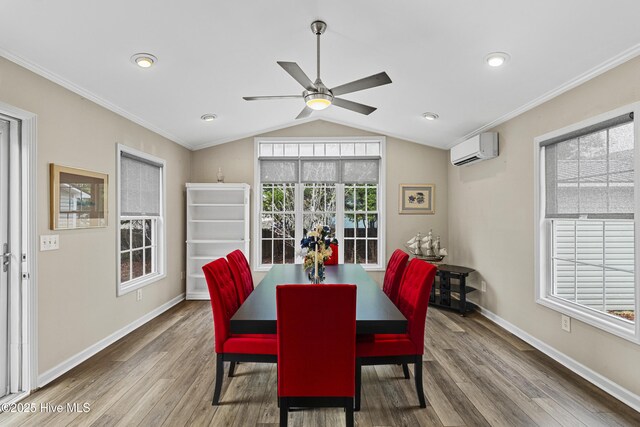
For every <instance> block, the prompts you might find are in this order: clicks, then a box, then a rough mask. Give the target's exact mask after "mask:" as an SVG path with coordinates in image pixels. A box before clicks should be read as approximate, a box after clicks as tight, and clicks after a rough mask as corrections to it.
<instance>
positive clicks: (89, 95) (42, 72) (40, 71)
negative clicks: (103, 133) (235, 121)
mask: <svg viewBox="0 0 640 427" xmlns="http://www.w3.org/2000/svg"><path fill="white" fill-rule="evenodd" d="M0 56H2V57H4V58H6V59H7V60H9V61H11V62H13V63H15V64H17V65H19V66H21V67H23V68H26V69H27V70H29V71H31V72H33V73H35V74H37V75H39V76H41V77H44V78H45V79H47V80H50V81H52V82H54V83H56V84H58V85H60V86H62V87H63V88H65V89H68V90H70V91H71V92H74V93H77V94H78V95H80V96H82V97H83V98H86V99H88V100H90V101H92V102H94V103H96V104H98V105H100V106H101V107H104V108H106V109H107V110H109V111H111V112H113V113H116V114H118V115H119V116H122V117H124V118H125V119H128V120H131V121H132V122H134V123H136V124H138V125H140V126H142V127H143V128H146V129H148V130H150V131H152V132H154V133H157V134H158V135H160V136H163V137H165V138H167V139H168V140H170V141H172V142H175V143H176V144H179V145H182V146H183V147H185V148H187V149H189V150H193V147H192V146H191V145H189V144H187V143H186V142H185V141H183V140H181V139H180V138H178V137H177V136H175V135H172V134H171V133H169V132H167V131H165V130H163V129H160V128H159V127H157V126H155V125H153V124H151V123H149V122H148V121H146V120H144V119H142V118H140V117H138V116H136V115H135V114H133V113H130V112H129V111H127V110H125V109H123V108H120V107H118V106H117V105H115V104H113V103H111V102H109V101H107V100H106V99H104V98H101V97H100V96H98V95H96V94H95V93H93V92H91V91H89V90H87V89H84V88H83V87H81V86H78V85H76V84H74V83H72V82H70V81H69V80H67V79H65V78H63V77H60V76H59V75H57V74H55V73H53V72H51V71H49V70H47V69H45V68H42V67H41V66H39V65H37V64H34V63H33V62H31V61H29V60H27V59H25V58H22V57H21V56H18V55H15V54H13V53H12V52H10V51H8V50H6V49H4V48H1V47H0Z"/></svg>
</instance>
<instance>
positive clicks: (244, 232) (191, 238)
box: [187, 183, 249, 299]
mask: <svg viewBox="0 0 640 427" xmlns="http://www.w3.org/2000/svg"><path fill="white" fill-rule="evenodd" d="M236 249H240V250H241V251H242V252H244V255H245V256H246V257H247V259H249V185H248V184H218V183H187V299H209V291H208V289H207V282H206V280H205V278H204V273H203V272H202V266H203V265H205V264H207V263H209V262H211V261H213V260H215V259H218V258H222V257H224V256H226V255H227V254H228V253H229V252H231V251H234V250H236Z"/></svg>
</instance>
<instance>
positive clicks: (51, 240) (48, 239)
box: [40, 234, 60, 251]
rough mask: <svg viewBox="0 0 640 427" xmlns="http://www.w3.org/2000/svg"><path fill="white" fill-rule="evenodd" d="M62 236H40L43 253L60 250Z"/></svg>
mask: <svg viewBox="0 0 640 427" xmlns="http://www.w3.org/2000/svg"><path fill="white" fill-rule="evenodd" d="M59 238H60V236H59V235H58V234H43V235H41V236H40V250H41V251H55V250H57V249H60V243H59Z"/></svg>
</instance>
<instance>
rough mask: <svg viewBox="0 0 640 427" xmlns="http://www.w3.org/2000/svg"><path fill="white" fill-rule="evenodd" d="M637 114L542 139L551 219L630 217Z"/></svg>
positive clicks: (632, 209) (548, 210) (631, 215)
mask: <svg viewBox="0 0 640 427" xmlns="http://www.w3.org/2000/svg"><path fill="white" fill-rule="evenodd" d="M632 120H633V115H631V114H625V115H623V116H619V117H616V118H614V119H611V120H607V121H605V122H602V123H599V124H597V125H594V126H590V127H588V128H585V129H581V130H580V131H577V132H573V133H570V134H567V135H563V136H561V137H558V138H554V139H552V140H549V141H546V142H543V143H542V144H541V145H542V146H544V147H545V153H544V156H545V187H546V189H545V190H546V191H545V194H546V196H545V198H546V217H547V218H601V219H607V218H608V219H616V218H618V219H632V218H633V213H634V168H633V156H634V144H633V122H632Z"/></svg>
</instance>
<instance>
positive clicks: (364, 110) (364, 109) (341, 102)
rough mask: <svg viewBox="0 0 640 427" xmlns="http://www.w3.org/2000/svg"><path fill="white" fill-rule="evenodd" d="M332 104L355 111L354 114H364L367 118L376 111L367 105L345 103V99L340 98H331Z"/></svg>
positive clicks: (351, 102)
mask: <svg viewBox="0 0 640 427" xmlns="http://www.w3.org/2000/svg"><path fill="white" fill-rule="evenodd" d="M332 104H333V105H335V106H336V107H342V108H346V109H347V110H351V111H355V112H356V113H360V114H364V115H367V116H368V115H369V114H371V113H373V112H374V111H376V110H377V108H376V107H370V106H368V105H364V104H359V103H357V102H353V101H347V100H346V99H342V98H333V102H332Z"/></svg>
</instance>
